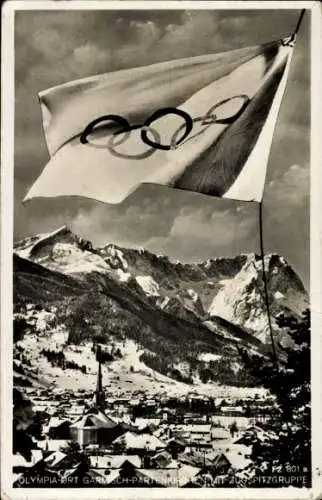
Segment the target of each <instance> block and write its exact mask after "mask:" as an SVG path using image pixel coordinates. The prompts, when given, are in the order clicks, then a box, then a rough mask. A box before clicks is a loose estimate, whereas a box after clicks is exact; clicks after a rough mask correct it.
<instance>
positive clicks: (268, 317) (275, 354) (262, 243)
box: [259, 9, 306, 371]
mask: <svg viewBox="0 0 322 500" xmlns="http://www.w3.org/2000/svg"><path fill="white" fill-rule="evenodd" d="M305 10H306V9H302V10H301V13H300V16H299V18H298V21H297V24H296V27H295V29H294V31H293V34H292V37H291V40H294V38H295V37H296V35H297V33H298V32H299V29H300V26H301V24H302V21H303V17H304V14H305ZM259 239H260V252H261V261H262V271H263V283H264V296H265V304H266V311H267V320H268V327H269V333H270V337H271V344H272V352H273V357H274V361H275V364H276V369H277V371H278V370H279V364H278V358H277V352H276V347H275V341H274V335H273V326H272V320H271V314H270V306H269V296H268V283H267V277H266V271H265V253H264V238H263V202H262V201H260V202H259Z"/></svg>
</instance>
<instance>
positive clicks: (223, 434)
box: [211, 427, 230, 439]
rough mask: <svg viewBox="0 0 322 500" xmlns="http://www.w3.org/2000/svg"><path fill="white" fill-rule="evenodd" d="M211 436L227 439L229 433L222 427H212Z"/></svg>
mask: <svg viewBox="0 0 322 500" xmlns="http://www.w3.org/2000/svg"><path fill="white" fill-rule="evenodd" d="M211 437H212V438H213V439H229V438H230V433H229V431H227V429H223V428H222V427H212V428H211Z"/></svg>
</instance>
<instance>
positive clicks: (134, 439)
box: [112, 431, 166, 452]
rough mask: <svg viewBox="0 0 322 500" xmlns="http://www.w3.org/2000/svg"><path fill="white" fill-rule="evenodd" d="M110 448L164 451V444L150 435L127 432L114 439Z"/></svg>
mask: <svg viewBox="0 0 322 500" xmlns="http://www.w3.org/2000/svg"><path fill="white" fill-rule="evenodd" d="M112 446H113V447H114V448H116V449H124V450H127V451H129V450H131V451H134V452H135V451H137V452H143V451H156V450H160V449H164V448H166V443H165V442H163V441H161V440H160V439H158V438H157V437H156V436H153V435H151V434H144V433H142V434H137V433H134V432H131V431H128V432H126V433H125V434H123V435H122V436H120V437H118V438H117V439H115V440H114V441H113V442H112Z"/></svg>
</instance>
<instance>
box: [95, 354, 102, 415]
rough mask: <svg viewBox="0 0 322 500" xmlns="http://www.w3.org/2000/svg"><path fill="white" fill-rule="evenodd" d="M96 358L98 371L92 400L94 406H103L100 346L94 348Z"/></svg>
mask: <svg viewBox="0 0 322 500" xmlns="http://www.w3.org/2000/svg"><path fill="white" fill-rule="evenodd" d="M96 359H97V361H98V371H97V382H96V391H95V397H94V402H95V406H97V407H98V408H99V407H101V406H103V404H104V401H105V396H104V391H103V382H102V363H101V348H100V346H97V350H96Z"/></svg>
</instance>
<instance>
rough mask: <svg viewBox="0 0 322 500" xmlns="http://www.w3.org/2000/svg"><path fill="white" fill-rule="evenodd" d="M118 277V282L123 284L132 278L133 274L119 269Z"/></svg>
mask: <svg viewBox="0 0 322 500" xmlns="http://www.w3.org/2000/svg"><path fill="white" fill-rule="evenodd" d="M116 275H117V277H118V280H119V281H121V282H123V283H126V282H127V281H129V279H130V278H131V273H125V272H124V271H123V270H122V269H117V270H116Z"/></svg>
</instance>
